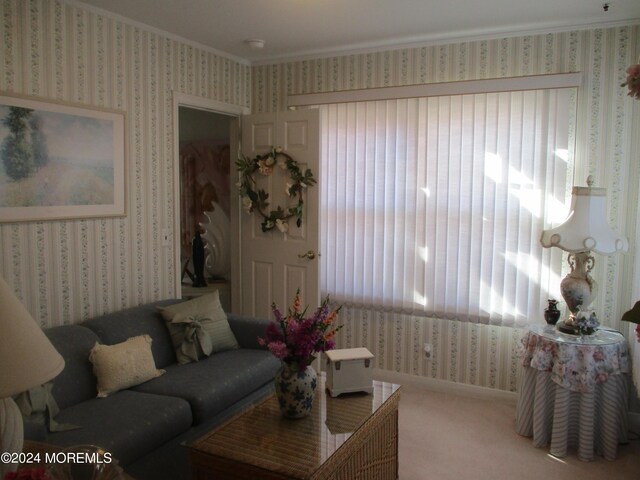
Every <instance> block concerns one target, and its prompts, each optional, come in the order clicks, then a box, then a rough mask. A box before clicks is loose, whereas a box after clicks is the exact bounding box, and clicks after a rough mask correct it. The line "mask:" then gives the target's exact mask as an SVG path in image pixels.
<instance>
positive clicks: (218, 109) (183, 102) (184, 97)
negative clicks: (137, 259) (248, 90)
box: [172, 91, 251, 298]
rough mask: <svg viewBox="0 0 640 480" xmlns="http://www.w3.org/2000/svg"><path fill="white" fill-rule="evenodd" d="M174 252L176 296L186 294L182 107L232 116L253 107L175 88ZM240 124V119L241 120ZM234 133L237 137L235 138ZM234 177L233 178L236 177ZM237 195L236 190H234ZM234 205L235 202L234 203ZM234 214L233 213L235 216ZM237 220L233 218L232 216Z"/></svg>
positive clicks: (232, 141)
mask: <svg viewBox="0 0 640 480" xmlns="http://www.w3.org/2000/svg"><path fill="white" fill-rule="evenodd" d="M172 93H173V199H174V201H173V252H174V259H173V261H174V268H175V272H176V274H175V283H174V286H173V295H174V297H175V298H181V297H182V280H181V278H180V275H181V273H182V262H181V261H180V129H179V125H178V109H179V108H180V107H188V108H195V109H198V110H205V111H209V112H213V113H220V114H222V115H228V116H229V117H236V119H239V118H240V117H241V116H242V115H248V114H249V113H251V109H250V108H249V107H243V106H241V105H234V104H231V103H225V102H220V101H218V100H211V99H209V98H205V97H199V96H197V95H190V94H187V93H182V92H176V91H173V92H172ZM237 123H239V122H237ZM238 135H239V132H238V131H237V129H235V131H234V129H233V128H232V129H231V134H230V139H229V145H230V146H231V147H232V151H233V147H234V145H237V144H238ZM234 136H235V137H236V138H234ZM232 179H233V177H232ZM232 183H233V182H232ZM232 194H233V190H232ZM231 204H232V205H233V202H231ZM232 217H233V215H232ZM231 221H232V222H233V218H232V219H231ZM234 230H236V231H237V228H235V229H234V228H233V227H232V228H231V245H232V247H233V245H234V244H235V245H237V238H234V235H235V234H234ZM234 263H236V262H234V259H233V258H232V259H231V284H232V287H231V292H232V298H233V287H234V284H235V282H237V279H236V277H237V269H238V267H237V266H235V265H234Z"/></svg>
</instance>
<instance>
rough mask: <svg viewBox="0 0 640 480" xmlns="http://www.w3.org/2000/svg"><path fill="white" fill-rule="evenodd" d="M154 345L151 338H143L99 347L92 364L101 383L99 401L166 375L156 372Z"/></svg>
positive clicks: (142, 336) (92, 357) (157, 370)
mask: <svg viewBox="0 0 640 480" xmlns="http://www.w3.org/2000/svg"><path fill="white" fill-rule="evenodd" d="M151 341H152V340H151V337H150V336H149V335H140V336H138V337H131V338H129V339H128V340H126V341H125V342H122V343H118V344H116V345H101V344H99V343H96V345H95V346H94V347H93V349H91V353H90V354H89V360H90V361H91V363H92V364H93V373H94V374H95V376H96V378H97V379H98V397H106V396H108V395H111V394H112V393H115V392H117V391H118V390H123V389H125V388H129V387H133V386H134V385H139V384H141V383H144V382H146V381H148V380H151V379H152V378H156V377H159V376H160V375H162V374H163V373H165V371H164V370H159V369H157V368H156V364H155V361H154V360H153V354H152V353H151Z"/></svg>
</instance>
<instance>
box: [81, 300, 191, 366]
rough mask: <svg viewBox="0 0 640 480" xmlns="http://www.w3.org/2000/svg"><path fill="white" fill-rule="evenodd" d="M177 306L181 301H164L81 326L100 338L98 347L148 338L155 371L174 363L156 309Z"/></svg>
mask: <svg viewBox="0 0 640 480" xmlns="http://www.w3.org/2000/svg"><path fill="white" fill-rule="evenodd" d="M178 302H180V300H163V301H160V302H153V303H149V304H146V305H140V306H138V307H132V308H127V309H126V310H122V311H119V312H113V313H108V314H106V315H102V316H99V317H96V318H93V319H91V320H87V321H85V322H83V323H82V325H83V326H85V327H87V328H90V329H91V330H93V331H94V332H95V333H96V334H97V335H98V337H100V343H103V344H105V345H115V344H116V343H122V342H124V341H125V340H127V339H128V338H131V337H136V336H138V335H149V336H150V337H151V339H152V340H153V343H152V344H151V351H152V352H153V359H154V360H155V362H156V367H158V368H164V367H165V366H167V365H170V364H173V363H176V355H175V353H174V351H173V344H172V343H171V337H170V336H169V331H168V330H167V327H166V326H165V324H164V320H163V318H162V316H161V315H160V313H159V312H158V307H164V306H169V305H171V304H173V303H178ZM92 346H93V345H92Z"/></svg>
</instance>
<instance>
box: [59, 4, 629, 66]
mask: <svg viewBox="0 0 640 480" xmlns="http://www.w3.org/2000/svg"><path fill="white" fill-rule="evenodd" d="M69 1H70V3H83V4H87V5H92V6H94V7H98V9H101V10H106V11H108V12H113V13H115V14H118V15H121V16H123V17H127V18H129V19H132V20H135V21H137V22H140V23H143V24H146V25H149V26H151V27H155V28H157V29H160V30H163V31H165V32H169V33H171V34H173V35H177V36H179V37H182V38H184V39H187V40H191V41H193V42H196V43H198V44H201V45H205V46H207V47H211V48H213V49H215V50H218V51H221V52H224V53H227V54H229V55H232V56H234V57H239V58H242V59H246V60H249V61H251V62H253V63H265V62H270V61H274V60H282V59H290V58H301V57H305V56H311V55H313V56H323V55H332V54H338V53H345V52H350V51H366V50H369V49H374V48H380V47H386V48H391V47H397V46H408V45H420V44H428V43H434V42H445V41H453V40H458V39H464V38H469V39H473V38H485V37H496V36H501V35H505V36H507V35H513V34H523V33H536V32H543V31H544V32H547V31H557V30H565V29H568V28H574V27H575V28H580V27H586V26H591V25H602V26H604V25H608V24H627V23H632V22H636V21H640V0H610V1H609V2H608V4H609V11H608V12H605V11H603V4H604V3H605V2H604V1H602V0H441V1H436V0H69ZM253 38H258V39H262V40H264V41H265V42H266V45H265V47H264V49H262V50H254V49H251V48H250V47H249V46H248V45H246V44H245V43H244V41H245V40H247V39H253Z"/></svg>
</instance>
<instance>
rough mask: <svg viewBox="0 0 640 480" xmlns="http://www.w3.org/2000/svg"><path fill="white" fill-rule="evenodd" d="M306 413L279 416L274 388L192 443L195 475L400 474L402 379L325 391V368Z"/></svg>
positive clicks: (353, 479) (348, 477) (348, 479)
mask: <svg viewBox="0 0 640 480" xmlns="http://www.w3.org/2000/svg"><path fill="white" fill-rule="evenodd" d="M318 380H319V381H318V390H317V391H316V396H315V399H314V405H313V410H312V413H311V415H310V416H309V417H306V418H303V419H298V420H291V419H286V418H283V417H282V416H281V415H280V410H279V409H278V403H277V400H276V398H275V395H271V396H270V397H268V398H267V399H266V400H264V401H263V402H261V403H258V404H257V405H255V406H253V407H252V408H250V409H249V410H247V411H245V412H244V413H242V414H240V415H239V416H237V417H235V418H234V419H232V420H230V421H229V422H227V423H226V424H224V425H222V426H221V427H219V428H217V429H215V430H213V431H212V432H209V433H208V434H206V435H204V436H203V437H201V438H200V439H198V440H197V441H195V442H194V443H193V444H192V445H191V446H190V449H191V460H192V470H193V478H194V479H198V480H203V479H216V480H220V479H252V480H254V479H261V480H262V479H313V480H318V479H332V480H333V479H344V480H358V479H362V480H364V479H374V478H375V479H384V480H391V479H395V478H397V477H398V403H399V401H400V392H399V390H400V386H399V385H395V384H392V383H385V382H378V381H374V382H373V387H374V388H373V394H372V395H369V394H345V395H341V396H339V397H337V398H331V396H330V395H328V393H327V392H325V381H324V380H325V378H324V374H320V375H318Z"/></svg>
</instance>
